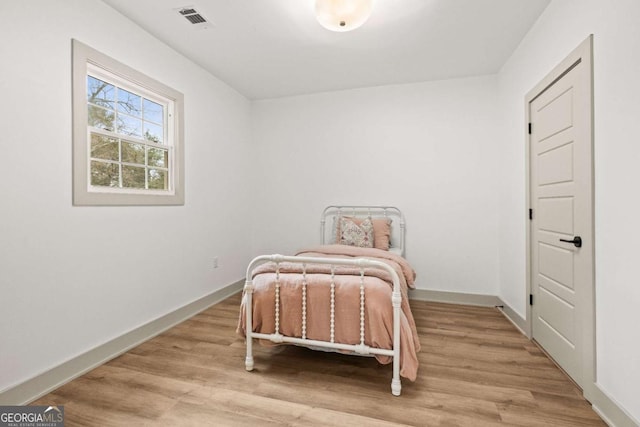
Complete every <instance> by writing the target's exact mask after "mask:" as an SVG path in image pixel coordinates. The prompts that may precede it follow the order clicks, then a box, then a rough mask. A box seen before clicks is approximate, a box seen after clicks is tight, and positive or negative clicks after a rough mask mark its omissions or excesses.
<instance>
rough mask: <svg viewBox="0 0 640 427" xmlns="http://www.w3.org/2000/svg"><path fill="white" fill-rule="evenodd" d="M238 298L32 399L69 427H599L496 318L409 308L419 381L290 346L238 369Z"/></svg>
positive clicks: (259, 353) (543, 361)
mask: <svg viewBox="0 0 640 427" xmlns="http://www.w3.org/2000/svg"><path fill="white" fill-rule="evenodd" d="M239 302H240V297H239V295H236V296H233V297H231V298H229V299H227V300H225V301H223V302H222V303H220V304H217V305H215V306H213V307H211V308H210V309H208V310H206V311H204V312H202V313H201V314H199V315H197V316H195V317H193V318H192V319H190V320H188V321H186V322H184V323H182V324H180V325H178V326H176V327H174V328H173V329H171V330H169V331H167V332H166V333H164V334H162V335H160V336H158V337H156V338H154V339H152V340H150V341H148V342H146V343H144V344H142V345H140V346H139V347H137V348H135V349H133V350H131V351H129V352H128V353H125V354H123V355H122V356H120V357H118V358H116V359H114V360H112V361H110V362H109V363H107V364H105V365H103V366H101V367H99V368H97V369H95V370H93V371H91V372H90V373H88V374H86V375H84V376H82V377H80V378H78V379H76V380H74V381H72V382H70V383H68V384H66V385H64V386H62V387H60V388H59V389H58V390H56V391H54V392H53V393H51V394H49V395H46V396H44V397H43V398H41V399H39V400H37V401H36V402H33V404H38V405H49V404H55V405H64V406H65V418H66V419H65V421H66V425H67V426H76V425H86V426H110V425H113V426H124V425H127V426H129V425H162V426H174V425H194V426H196V425H197V426H203V425H205V426H207V425H248V426H254V425H255V426H266V425H340V426H385V425H387V426H388V425H397V424H408V425H419V426H474V427H475V426H489V425H501V426H504V425H518V426H545V427H546V426H591V425H594V426H604V425H605V424H604V423H603V422H602V421H601V420H600V419H599V418H598V416H597V415H596V414H595V412H593V410H592V409H591V407H590V405H589V404H588V403H587V402H586V401H585V400H584V399H583V398H582V397H581V394H580V392H579V390H578V389H577V388H576V387H575V386H574V385H573V384H572V382H571V381H569V379H567V377H566V376H565V375H564V374H563V373H562V372H561V371H559V370H558V369H557V368H556V367H555V365H554V364H553V363H552V362H551V361H550V360H549V359H548V358H547V357H546V356H545V355H544V354H543V353H542V352H541V351H540V350H539V349H538V348H537V347H536V346H535V345H534V344H532V343H531V342H530V341H528V340H527V339H526V338H525V337H523V336H522V335H521V334H520V333H519V332H518V331H517V330H516V329H515V328H514V327H513V326H512V325H511V324H510V323H509V322H508V321H507V320H506V319H505V318H504V317H503V316H502V315H501V314H500V313H499V312H498V311H497V310H495V309H491V308H480V307H468V306H457V305H448V304H437V303H427V302H420V301H412V303H411V306H412V308H413V312H414V315H415V318H416V323H417V325H418V331H419V334H420V339H421V343H422V352H421V353H420V354H419V358H420V371H419V374H418V379H417V380H416V382H414V383H411V382H409V381H407V380H404V381H403V383H402V386H403V388H402V396H400V397H393V396H392V395H391V392H390V380H391V366H390V365H384V366H383V365H379V364H378V363H377V362H376V361H375V360H374V359H371V358H364V357H356V356H345V355H339V354H335V353H324V352H314V351H311V350H307V349H304V348H299V347H293V346H280V347H276V348H265V347H262V346H260V345H256V346H254V348H255V350H256V351H255V353H254V357H255V363H256V369H255V370H254V371H253V372H246V371H245V369H244V356H245V354H244V342H243V340H242V339H240V338H238V337H237V336H236V334H235V328H236V322H237V318H238V306H239Z"/></svg>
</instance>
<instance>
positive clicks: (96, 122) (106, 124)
mask: <svg viewBox="0 0 640 427" xmlns="http://www.w3.org/2000/svg"><path fill="white" fill-rule="evenodd" d="M114 117H115V113H114V112H113V111H111V110H105V109H104V108H100V107H96V106H93V105H89V112H88V118H89V120H88V121H89V126H93V127H96V128H99V129H105V130H110V131H113V118H114Z"/></svg>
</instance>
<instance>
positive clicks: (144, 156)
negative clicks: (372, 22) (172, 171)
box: [87, 75, 169, 190]
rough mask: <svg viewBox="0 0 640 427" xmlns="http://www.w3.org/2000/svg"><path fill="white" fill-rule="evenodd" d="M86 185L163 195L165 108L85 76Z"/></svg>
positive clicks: (166, 184) (166, 172) (165, 177)
mask: <svg viewBox="0 0 640 427" xmlns="http://www.w3.org/2000/svg"><path fill="white" fill-rule="evenodd" d="M87 108H88V126H89V137H90V153H91V154H90V156H91V160H90V163H91V164H90V171H91V172H90V173H91V185H93V186H103V187H115V188H135V189H149V190H167V189H168V188H169V182H168V180H169V170H168V167H169V147H168V146H167V145H166V141H165V123H164V122H165V111H164V110H165V107H164V106H163V105H161V104H159V103H157V102H154V101H152V100H150V99H147V98H145V97H144V96H142V95H139V94H136V93H133V92H131V91H129V90H126V89H123V88H121V87H119V86H117V85H115V84H112V83H109V82H106V81H103V80H101V79H99V78H96V77H94V76H91V75H87Z"/></svg>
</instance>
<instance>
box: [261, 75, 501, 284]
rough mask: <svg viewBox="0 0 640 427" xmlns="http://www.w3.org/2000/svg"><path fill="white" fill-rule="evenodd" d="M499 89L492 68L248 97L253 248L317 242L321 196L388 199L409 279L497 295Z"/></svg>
mask: <svg viewBox="0 0 640 427" xmlns="http://www.w3.org/2000/svg"><path fill="white" fill-rule="evenodd" d="M496 93H497V86H496V78H495V76H493V77H477V78H469V79H459V80H448V81H438V82H430V83H422V84H408V85H400V86H386V87H375V88H368V89H356V90H349V91H341V92H330V93H322V94H316V95H308V96H299V97H291V98H284V99H276V100H265V101H258V102H254V103H253V108H252V114H253V116H252V124H253V137H252V139H253V141H254V144H256V155H257V164H258V166H257V167H258V170H257V172H258V174H259V175H260V176H261V177H262V179H261V180H260V181H259V182H257V183H256V185H257V186H258V188H259V189H260V191H259V197H258V200H257V201H256V206H257V207H259V209H257V215H256V224H257V227H256V228H257V230H258V231H257V234H256V236H255V245H254V249H255V250H256V253H259V252H274V251H275V252H286V253H291V252H293V251H294V250H296V249H298V248H300V247H304V246H309V245H312V244H318V243H319V227H320V222H319V221H320V213H321V212H322V209H323V208H324V207H325V206H326V205H330V204H369V205H375V204H387V205H396V206H398V207H399V208H400V209H402V210H403V211H404V212H405V215H406V218H407V258H408V260H409V261H410V262H411V263H412V265H413V266H414V268H415V269H416V271H417V273H418V279H417V286H418V287H420V288H423V289H434V290H445V291H453V292H464V293H476V294H491V295H497V292H498V285H497V284H498V264H497V259H498V258H497V256H498V246H497V245H498V241H497V227H498V224H497V207H496V204H497V201H498V197H497V192H496V191H495V189H496V187H497V172H496V169H497V167H498V162H497V158H496V156H497V154H499V153H498V145H497V141H496V135H495V130H496ZM292 160H295V161H292Z"/></svg>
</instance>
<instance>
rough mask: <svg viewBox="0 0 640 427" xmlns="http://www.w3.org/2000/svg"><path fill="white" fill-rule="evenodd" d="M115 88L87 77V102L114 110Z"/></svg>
mask: <svg viewBox="0 0 640 427" xmlns="http://www.w3.org/2000/svg"><path fill="white" fill-rule="evenodd" d="M115 93H116V91H115V88H114V86H113V85H112V84H109V83H107V82H103V81H102V80H99V79H96V78H95V77H91V76H87V101H88V102H90V103H92V104H95V105H101V106H103V107H106V108H110V109H112V110H113V108H114V100H115Z"/></svg>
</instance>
